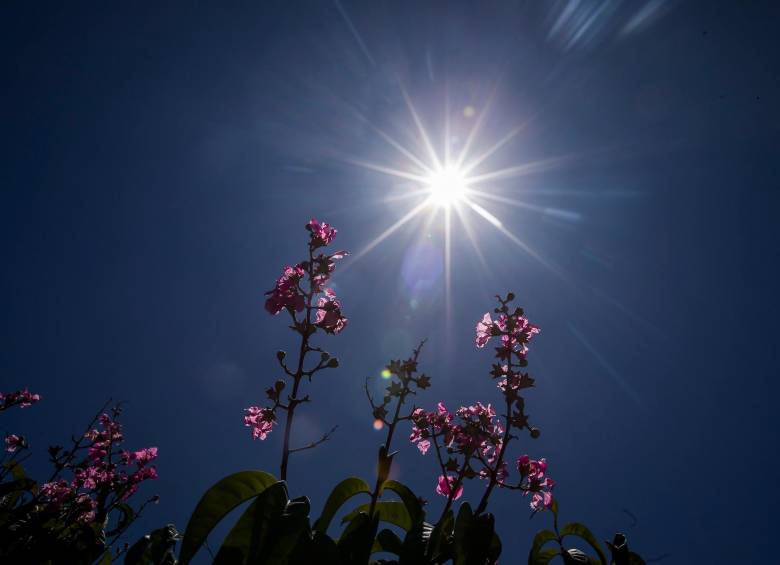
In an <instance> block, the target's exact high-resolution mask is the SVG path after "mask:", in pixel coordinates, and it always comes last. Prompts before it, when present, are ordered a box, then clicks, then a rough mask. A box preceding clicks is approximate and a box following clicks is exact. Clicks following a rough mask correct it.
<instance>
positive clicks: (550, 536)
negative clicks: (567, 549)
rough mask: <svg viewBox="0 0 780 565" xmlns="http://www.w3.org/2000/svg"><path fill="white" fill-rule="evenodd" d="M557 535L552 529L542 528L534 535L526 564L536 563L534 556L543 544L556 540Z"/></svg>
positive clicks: (532, 564) (533, 564) (534, 564)
mask: <svg viewBox="0 0 780 565" xmlns="http://www.w3.org/2000/svg"><path fill="white" fill-rule="evenodd" d="M557 539H558V536H556V535H555V532H553V531H552V530H542V531H540V532H538V533H537V534H536V535H535V536H534V541H533V545H532V546H531V552H530V553H529V554H528V565H536V563H537V561H536V557H537V555H539V554H540V552H541V551H542V547H544V545H545V544H547V543H549V542H551V541H554V540H557Z"/></svg>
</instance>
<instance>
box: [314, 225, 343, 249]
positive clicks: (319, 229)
mask: <svg viewBox="0 0 780 565" xmlns="http://www.w3.org/2000/svg"><path fill="white" fill-rule="evenodd" d="M306 229H307V230H309V231H310V232H311V245H312V247H313V248H314V249H316V248H318V247H324V246H326V245H329V244H330V242H331V241H333V239H334V238H335V237H336V233H338V232H337V230H336V228H334V227H332V226H331V225H330V224H326V223H325V222H322V223H319V222H318V221H317V220H315V219H314V218H312V219H311V221H310V222H309V223H308V224H306Z"/></svg>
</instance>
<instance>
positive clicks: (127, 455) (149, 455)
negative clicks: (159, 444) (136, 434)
mask: <svg viewBox="0 0 780 565" xmlns="http://www.w3.org/2000/svg"><path fill="white" fill-rule="evenodd" d="M156 458H157V448H156V447H146V448H144V449H140V450H138V451H133V452H132V453H131V452H127V451H125V452H124V453H122V459H123V460H124V462H125V464H127V463H138V465H139V466H143V465H146V464H147V463H149V462H150V461H153V460H154V459H156Z"/></svg>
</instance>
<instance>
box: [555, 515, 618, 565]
mask: <svg viewBox="0 0 780 565" xmlns="http://www.w3.org/2000/svg"><path fill="white" fill-rule="evenodd" d="M560 531H561V537H566V536H577V537H578V538H580V539H582V540H585V541H586V542H588V545H590V546H591V547H592V548H593V550H594V551H595V552H596V553H597V554H598V556H599V560H600V561H601V563H602V564H603V565H608V564H609V561H607V557H606V556H605V555H604V552H603V551H602V550H601V547H600V546H599V542H598V541H597V540H596V536H594V535H593V533H592V532H591V531H590V530H589V529H588V528H587V527H585V526H584V525H582V524H578V523H576V522H573V523H570V524H566V525H565V526H564V527H563V528H561V530H560Z"/></svg>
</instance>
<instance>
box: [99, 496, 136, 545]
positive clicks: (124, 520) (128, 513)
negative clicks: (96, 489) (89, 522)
mask: <svg viewBox="0 0 780 565" xmlns="http://www.w3.org/2000/svg"><path fill="white" fill-rule="evenodd" d="M116 508H117V510H119V512H121V514H122V517H121V518H120V519H119V522H118V523H117V525H116V528H114V529H113V530H110V531H107V532H106V535H107V536H109V537H111V536H114V535H116V534H118V533H119V532H121V531H123V530H125V529H127V527H128V526H130V524H132V523H133V521H134V520H135V511H134V510H133V509H132V508H131V507H130V505H128V504H125V503H124V502H121V503H119V504H118V505H117V507H116Z"/></svg>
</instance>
